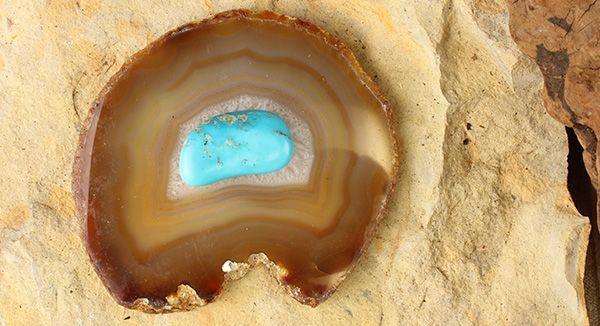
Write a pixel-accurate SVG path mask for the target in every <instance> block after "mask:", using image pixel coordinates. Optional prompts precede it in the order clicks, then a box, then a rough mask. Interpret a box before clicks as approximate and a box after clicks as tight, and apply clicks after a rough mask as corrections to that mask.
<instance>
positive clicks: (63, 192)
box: [0, 0, 589, 325]
mask: <svg viewBox="0 0 600 326" xmlns="http://www.w3.org/2000/svg"><path fill="white" fill-rule="evenodd" d="M237 7H245V8H250V9H272V10H276V11H281V12H283V13H286V14H289V15H292V16H298V17H301V18H304V19H306V20H309V21H311V22H314V23H316V24H318V25H320V26H321V27H323V28H324V29H326V30H329V31H330V32H332V33H334V34H336V35H337V36H338V37H339V38H340V39H342V40H343V41H345V42H346V43H347V44H349V45H350V46H351V47H352V49H353V50H354V51H355V53H356V54H357V56H358V58H359V60H360V61H361V63H362V64H363V65H364V66H365V68H366V69H367V71H368V72H369V74H370V75H371V76H372V77H373V78H374V79H375V80H376V81H377V82H378V83H379V84H380V86H381V88H382V90H383V92H384V93H385V94H386V95H387V97H388V98H389V99H390V102H391V104H392V105H393V107H394V108H395V110H396V113H397V116H398V117H399V119H398V122H397V124H398V125H397V130H398V134H399V137H400V142H401V144H400V146H401V148H402V166H401V176H400V183H399V184H398V191H397V192H396V195H395V198H394V203H393V212H392V214H390V215H389V216H388V217H386V218H385V219H384V221H383V223H382V224H381V226H380V228H379V229H378V232H377V237H376V239H375V240H374V241H373V243H372V245H371V246H370V248H369V250H368V251H367V253H366V254H365V255H364V256H363V258H362V259H361V261H360V263H359V265H358V266H357V268H356V269H355V270H354V272H353V273H352V274H351V275H350V276H349V277H348V278H347V279H346V281H345V282H344V283H343V284H342V285H341V287H340V288H339V290H338V291H337V292H336V294H335V295H334V296H333V297H331V299H330V300H328V301H327V302H325V303H324V304H322V305H321V306H319V307H318V308H316V309H313V308H310V307H306V306H303V305H300V304H298V303H297V302H296V301H294V300H293V299H292V298H291V297H289V296H287V295H286V294H285V293H284V291H283V290H282V289H280V288H278V287H277V286H276V282H275V281H274V280H273V278H272V277H271V276H270V275H269V274H268V273H266V270H265V268H262V267H259V268H256V269H254V270H252V271H250V272H249V273H248V274H247V275H246V276H245V277H244V278H242V279H241V280H238V281H234V282H232V283H230V284H229V285H228V287H227V288H226V289H225V291H224V293H223V294H222V296H221V298H220V299H219V300H217V301H216V302H214V303H213V304H211V305H208V306H206V307H203V308H200V309H197V310H194V311H192V312H185V313H176V314H169V315H158V316H157V315H148V314H144V313H141V312H137V311H131V310H127V309H125V308H123V307H121V306H119V305H117V304H116V303H115V302H114V301H113V299H112V298H111V297H110V295H109V294H108V291H107V290H106V289H105V288H104V286H103V285H102V284H101V282H100V280H99V278H98V277H97V276H96V274H95V272H94V270H93V268H92V266H91V264H90V263H89V260H88V257H87V256H86V253H85V248H84V246H83V242H82V240H81V238H80V232H81V229H80V220H79V219H78V218H77V217H76V216H75V214H74V210H73V207H74V204H73V199H72V193H71V190H70V182H71V178H70V173H71V166H72V162H73V158H74V152H75V146H76V144H77V136H78V132H79V129H80V127H81V123H82V120H83V119H84V118H85V116H86V114H87V110H88V108H89V107H90V104H91V102H92V101H93V99H94V97H95V96H96V95H97V93H98V92H99V90H100V89H101V87H102V86H103V85H104V83H105V82H106V81H107V80H108V78H109V77H110V76H111V74H113V73H114V72H116V70H118V68H119V67H120V66H121V65H122V64H123V63H124V62H125V60H126V59H127V57H128V56H129V55H131V54H133V53H134V52H136V51H138V50H139V49H141V48H143V47H144V46H145V45H146V44H147V43H148V42H150V41H151V40H153V39H155V38H157V37H158V36H160V35H161V34H162V33H164V32H166V31H168V30H170V29H172V28H174V27H176V26H178V25H181V24H183V23H185V22H188V21H191V20H198V19H201V18H204V17H207V16H209V15H211V14H213V13H215V12H218V11H221V10H225V9H232V8H237ZM541 96H542V76H541V74H540V73H539V70H538V68H537V67H536V66H535V63H533V62H532V61H531V60H530V59H529V58H527V57H526V56H525V55H523V54H522V53H521V52H520V51H519V49H518V48H517V46H516V45H515V44H514V43H513V42H512V40H511V38H510V34H509V31H508V13H507V8H505V5H504V2H501V1H495V0H478V1H472V2H471V1H468V0H464V1H463V0H455V1H428V2H424V1H417V0H415V1H407V0H402V1H345V0H344V1H342V0H328V1H306V2H304V1H303V2H300V1H295V0H279V1H261V0H256V1H253V0H248V1H210V0H206V1H185V2H181V1H130V2H129V3H125V2H121V1H97V0H80V1H77V2H70V1H69V2H67V1H48V2H36V1H0V137H1V138H2V139H3V141H2V142H1V143H0V167H1V168H0V286H1V288H2V291H0V325H2V324H9V325H12V324H40V323H41V324H51V323H56V322H57V321H60V322H62V323H65V324H73V323H82V324H102V323H110V324H114V323H115V322H119V321H123V323H127V324H144V325H146V324H161V325H162V324H165V325H178V324H182V323H186V322H187V323H191V322H195V323H198V322H200V323H219V322H221V323H232V322H237V323H242V324H243V323H261V324H265V323H273V324H275V323H277V324H282V323H286V324H303V325H304V324H307V323H308V324H317V323H351V324H357V325H372V324H375V325H377V324H380V323H381V324H387V325H395V324H398V323H399V322H400V321H403V322H405V323H412V324H415V323H416V324H430V323H449V324H459V323H460V324H468V323H480V324H492V323H517V322H518V323H523V324H527V323H541V324H548V323H555V324H575V323H583V322H585V321H586V318H587V317H586V314H585V310H584V303H583V293H582V291H583V290H582V282H581V278H582V273H583V255H584V254H585V248H586V245H587V235H588V232H589V224H588V221H587V219H585V218H583V217H581V216H579V214H577V212H576V211H575V209H574V208H573V205H572V203H571V200H570V197H569V194H568V192H567V190H566V154H567V142H566V137H565V133H564V129H563V127H562V126H561V125H560V124H559V123H558V122H555V121H554V120H553V119H551V118H550V117H549V116H548V115H547V114H546V113H545V110H544V108H543V106H542V102H541ZM181 293H182V297H185V294H186V293H187V292H186V289H185V288H182V289H181Z"/></svg>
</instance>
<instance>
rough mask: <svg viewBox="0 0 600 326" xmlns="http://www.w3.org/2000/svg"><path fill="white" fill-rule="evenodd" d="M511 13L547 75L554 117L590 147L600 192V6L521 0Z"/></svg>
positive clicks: (521, 39) (526, 48) (517, 35)
mask: <svg viewBox="0 0 600 326" xmlns="http://www.w3.org/2000/svg"><path fill="white" fill-rule="evenodd" d="M510 14H511V19H510V27H511V32H512V35H513V37H514V39H515V41H516V42H517V44H518V45H519V47H520V48H521V49H522V50H523V52H525V53H526V54H527V55H528V56H530V57H531V58H532V59H534V60H535V61H536V63H537V64H538V65H539V67H540V70H541V71H542V73H543V75H544V81H545V83H544V103H545V105H546V108H547V110H548V113H550V114H551V115H552V116H553V117H554V118H556V119H557V120H558V121H560V122H562V123H563V124H565V125H566V126H569V127H572V128H574V130H575V132H576V133H577V136H578V138H579V140H580V142H581V143H582V145H583V147H584V149H585V152H584V160H585V164H586V167H587V170H588V173H589V175H590V177H591V179H592V183H593V184H594V186H595V188H596V189H598V165H597V162H598V159H597V157H598V150H597V146H598V134H599V132H600V18H599V17H600V3H598V2H597V1H594V0H579V1H561V0H552V1H531V0H530V1H515V2H513V3H512V4H511V6H510Z"/></svg>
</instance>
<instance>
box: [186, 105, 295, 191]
mask: <svg viewBox="0 0 600 326" xmlns="http://www.w3.org/2000/svg"><path fill="white" fill-rule="evenodd" d="M293 153H294V143H293V140H292V135H291V132H290V129H289V128H288V126H287V124H286V123H285V121H283V120H282V119H281V118H280V117H279V116H278V115H276V114H275V113H273V112H269V111H260V110H252V111H238V112H231V113H224V114H220V115H218V116H216V117H214V118H212V119H211V120H210V121H208V122H206V123H204V124H201V125H199V126H198V127H196V128H194V130H192V131H191V132H190V133H189V135H188V136H187V138H186V139H185V142H184V143H183V147H182V149H181V154H180V156H179V174H180V175H181V179H182V180H183V181H184V182H185V183H187V184H188V185H191V186H204V185H208V184H211V183H215V182H218V181H221V180H224V179H227V178H232V177H237V176H241V175H247V174H261V173H270V172H274V171H277V170H279V169H281V168H283V167H284V166H286V165H287V164H288V163H289V162H290V160H291V159H292V155H293Z"/></svg>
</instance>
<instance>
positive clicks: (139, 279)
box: [74, 10, 397, 312]
mask: <svg viewBox="0 0 600 326" xmlns="http://www.w3.org/2000/svg"><path fill="white" fill-rule="evenodd" d="M239 111H267V112H272V113H273V114H276V115H277V116H278V117H280V118H281V119H282V120H283V121H285V124H286V125H287V126H289V131H288V132H289V134H290V135H289V136H291V139H292V140H293V153H292V154H291V158H290V159H289V162H287V163H286V164H284V165H282V167H281V168H279V169H278V170H273V171H258V172H257V173H249V174H244V173H242V174H235V173H233V174H232V175H228V176H227V177H226V178H217V179H218V180H216V181H215V180H213V181H214V182H208V183H202V185H190V184H188V183H186V182H185V181H184V180H182V177H181V173H180V168H181V167H180V159H181V157H180V154H181V153H182V149H183V147H182V146H184V143H185V141H186V138H187V137H188V136H189V135H190V133H191V132H192V131H193V130H194V128H198V126H201V125H202V124H203V123H206V122H207V121H210V120H211V119H213V118H214V117H217V116H219V115H224V114H234V115H235V112H239ZM392 125H393V123H392V117H391V110H390V108H389V107H388V104H387V102H386V100H385V99H384V98H383V97H382V95H381V94H380V92H379V90H378V88H377V87H376V85H375V84H374V83H373V81H372V80H371V79H370V78H369V77H368V76H367V75H366V74H365V73H364V71H363V70H362V69H361V68H360V66H359V65H358V63H357V61H356V59H355V57H354V56H353V54H352V53H351V51H350V50H349V49H348V48H347V47H346V46H345V45H344V44H342V43H340V42H339V41H338V40H336V39H335V38H334V37H333V36H331V35H329V34H327V33H326V32H324V31H322V30H320V29H319V28H317V27H315V26H314V25H312V24H310V23H307V22H304V21H301V20H298V19H293V18H290V17H287V16H284V15H279V14H275V13H272V12H261V13H252V12H249V11H241V10H238V11H229V12H225V13H222V14H219V15H217V16H215V17H213V18H211V19H208V20H205V21H202V22H199V23H192V24H188V25H185V26H183V27H180V28H178V29H176V30H174V31H172V32H169V33H167V34H166V35H165V36H163V37H162V38H160V39H159V40H157V41H156V42H154V43H152V44H151V45H149V46H148V47H147V48H146V49H144V50H142V51H141V52H139V53H137V54H135V55H134V56H133V57H132V58H131V59H130V60H129V61H128V62H127V63H126V64H125V65H124V66H123V68H122V69H121V70H120V71H119V72H118V73H117V74H116V75H115V76H114V77H113V78H112V79H111V80H110V81H109V83H108V85H107V86H106V87H105V88H104V90H103V91H102V92H101V94H100V95H99V97H98V99H97V101H96V102H95V104H94V107H93V109H92V111H91V113H90V116H89V117H88V120H87V128H86V130H85V131H83V133H82V136H81V142H80V146H79V152H78V157H77V160H76V163H75V167H74V188H75V192H76V195H77V200H78V205H79V209H80V210H81V212H82V215H83V216H84V217H85V223H84V226H85V228H84V230H85V240H86V244H87V250H88V252H89V255H90V257H91V260H92V262H93V264H94V266H95V268H96V271H97V273H98V274H99V276H100V277H101V278H102V280H103V282H104V284H105V285H106V287H107V288H108V289H109V291H110V292H111V294H112V295H113V296H114V298H115V299H116V300H117V301H118V302H119V303H120V304H122V305H124V306H127V307H131V308H137V309H142V310H145V311H149V312H165V311H175V310H185V309H191V308H193V307H195V306H200V305H203V304H206V303H208V302H210V301H212V300H214V299H215V298H216V297H217V296H218V295H219V293H220V292H221V291H222V289H223V286H224V284H225V283H226V281H227V280H230V279H234V278H237V277H240V276H242V275H243V274H244V272H245V271H246V270H247V269H248V267H251V266H252V265H254V264H256V263H264V264H266V265H267V266H268V267H269V269H270V270H271V272H272V273H273V275H274V276H275V277H276V279H277V280H278V281H279V283H280V284H282V285H283V286H284V288H285V289H286V290H287V291H289V293H290V294H291V295H292V296H293V297H294V298H295V299H297V300H298V301H300V302H301V303H305V304H309V305H312V306H316V305H317V304H319V303H320V302H322V301H323V300H325V299H327V298H328V297H329V296H330V295H331V294H332V293H333V292H334V290H335V289H336V287H337V286H338V285H339V284H340V282H341V281H342V280H343V279H344V278H345V277H346V276H347V275H348V273H349V272H350V270H351V269H352V268H353V267H354V265H355V264H356V261H357V259H358V258H359V256H360V255H361V253H362V252H363V251H364V249H365V247H366V246H367V244H368V242H369V241H370V238H371V236H372V234H373V232H374V228H375V226H376V225H377V223H378V221H379V220H380V219H381V218H382V216H383V215H384V213H385V207H386V202H387V199H388V197H389V195H390V193H391V191H392V190H393V188H394V183H395V174H396V162H397V157H396V155H397V149H396V141H395V138H394V133H393V129H392ZM232 157H233V158H235V157H236V156H235V155H233V156H232ZM192 165H193V164H192ZM259 172H260V173H259Z"/></svg>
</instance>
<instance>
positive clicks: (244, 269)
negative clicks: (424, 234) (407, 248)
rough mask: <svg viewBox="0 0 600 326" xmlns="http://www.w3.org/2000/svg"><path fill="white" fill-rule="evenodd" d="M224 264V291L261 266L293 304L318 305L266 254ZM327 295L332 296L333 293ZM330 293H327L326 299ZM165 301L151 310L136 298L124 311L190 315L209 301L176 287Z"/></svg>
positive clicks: (144, 300)
mask: <svg viewBox="0 0 600 326" xmlns="http://www.w3.org/2000/svg"><path fill="white" fill-rule="evenodd" d="M226 264H227V265H228V266H229V267H228V268H227V269H226V268H223V269H224V270H228V271H224V273H225V281H224V282H223V288H225V287H227V286H228V284H229V283H230V282H233V281H237V280H239V279H241V278H243V277H244V276H246V274H248V272H249V271H250V270H251V269H253V268H255V267H257V266H258V265H263V266H265V267H266V268H267V270H268V271H269V274H270V275H271V276H272V277H273V278H275V279H276V280H277V283H278V285H279V286H280V287H282V288H283V289H284V291H285V292H286V293H287V294H288V295H290V296H292V297H293V298H294V299H295V300H296V301H298V302H300V303H303V304H306V305H309V306H311V307H316V306H317V305H318V304H319V303H320V302H321V301H322V300H317V299H315V298H307V297H305V296H303V295H302V292H301V290H300V289H299V288H298V287H296V286H293V285H291V284H288V283H286V282H285V281H284V280H283V278H284V277H285V276H286V275H287V270H286V269H285V268H283V267H280V266H279V265H277V264H275V263H274V262H273V261H271V260H270V259H269V257H267V255H266V254H264V253H262V252H261V253H258V254H251V255H250V256H248V262H247V263H246V262H232V261H229V260H228V261H226V262H225V263H224V266H225V265H226ZM347 274H348V272H347V273H345V274H344V275H343V276H342V277H341V279H342V280H343V279H344V278H345V277H346V276H347ZM330 292H331V293H333V291H330ZM222 293H223V292H221V293H219V295H217V296H216V297H215V299H217V298H219V297H220V296H221V295H222ZM331 293H328V294H327V297H329V295H331ZM165 299H166V300H167V305H165V306H162V307H155V306H153V305H152V304H150V300H148V299H147V298H138V299H136V300H135V301H134V302H133V303H132V304H130V305H127V307H128V308H130V309H134V310H139V311H143V312H146V313H154V314H160V313H169V312H178V311H190V310H194V309H196V308H199V307H202V306H205V305H207V304H208V303H209V301H206V300H203V299H202V298H200V297H199V296H198V294H197V293H196V291H195V290H194V288H192V287H191V286H189V285H187V284H180V285H179V286H177V292H176V293H173V294H171V295H169V296H167V297H166V298H165Z"/></svg>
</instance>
